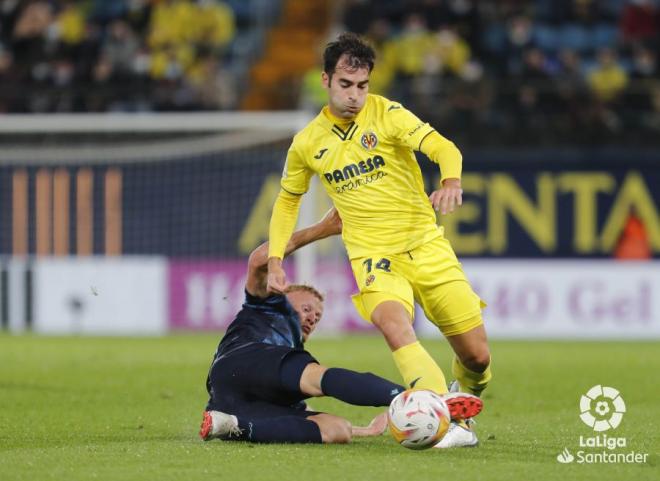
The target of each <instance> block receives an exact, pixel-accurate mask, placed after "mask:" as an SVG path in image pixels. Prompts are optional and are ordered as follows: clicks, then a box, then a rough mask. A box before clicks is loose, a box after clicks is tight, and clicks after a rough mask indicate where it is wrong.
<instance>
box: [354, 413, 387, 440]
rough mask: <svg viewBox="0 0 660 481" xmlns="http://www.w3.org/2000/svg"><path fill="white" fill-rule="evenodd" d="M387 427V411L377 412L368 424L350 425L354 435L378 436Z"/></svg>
mask: <svg viewBox="0 0 660 481" xmlns="http://www.w3.org/2000/svg"><path fill="white" fill-rule="evenodd" d="M386 429H387V411H385V412H383V413H381V414H379V415H378V416H376V417H375V418H373V419H372V420H371V422H370V423H369V425H368V426H365V427H361V426H352V427H351V431H352V433H353V436H354V437H367V436H380V435H381V434H383V433H384V432H385V430H386Z"/></svg>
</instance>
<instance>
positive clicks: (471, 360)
mask: <svg viewBox="0 0 660 481" xmlns="http://www.w3.org/2000/svg"><path fill="white" fill-rule="evenodd" d="M461 362H462V363H463V365H464V366H465V367H467V368H468V369H469V370H470V371H474V372H484V371H485V370H486V369H488V366H489V365H490V352H488V349H484V350H480V351H477V352H474V353H469V354H467V355H466V356H464V358H463V359H461Z"/></svg>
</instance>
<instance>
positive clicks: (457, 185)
mask: <svg viewBox="0 0 660 481" xmlns="http://www.w3.org/2000/svg"><path fill="white" fill-rule="evenodd" d="M420 151H421V152H422V153H424V154H425V155H426V156H427V157H428V158H429V159H431V160H432V161H433V162H435V163H437V164H438V165H439V166H440V172H441V174H442V176H441V180H440V181H441V187H440V189H438V190H436V191H434V192H432V193H431V195H430V196H429V200H430V201H431V204H432V205H433V208H434V209H435V210H440V212H441V213H442V214H443V215H444V214H447V213H450V212H454V209H455V208H456V207H458V206H460V205H462V204H463V190H462V189H461V170H462V164H463V158H462V156H461V152H460V151H459V150H458V148H457V147H456V146H455V145H454V143H453V142H451V141H450V140H448V139H446V138H444V137H443V136H442V135H440V134H439V133H437V132H431V133H429V134H428V135H427V136H426V137H424V139H423V140H422V143H421V145H420Z"/></svg>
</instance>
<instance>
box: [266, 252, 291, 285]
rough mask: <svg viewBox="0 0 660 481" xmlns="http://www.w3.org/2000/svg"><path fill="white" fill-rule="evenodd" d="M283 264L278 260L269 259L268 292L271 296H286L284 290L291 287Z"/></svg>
mask: <svg viewBox="0 0 660 481" xmlns="http://www.w3.org/2000/svg"><path fill="white" fill-rule="evenodd" d="M273 261H274V262H273ZM281 262H282V261H281V260H280V259H277V258H271V259H268V279H267V283H266V291H267V292H268V293H270V294H284V290H285V289H286V288H287V287H288V286H289V283H288V282H287V280H286V272H284V269H283V268H282V264H281Z"/></svg>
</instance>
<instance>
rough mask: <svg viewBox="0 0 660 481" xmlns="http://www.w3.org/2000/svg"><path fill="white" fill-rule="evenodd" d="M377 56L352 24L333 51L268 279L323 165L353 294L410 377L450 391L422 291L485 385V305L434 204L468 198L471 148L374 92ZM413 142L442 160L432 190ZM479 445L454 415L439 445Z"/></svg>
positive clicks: (286, 176) (459, 375)
mask: <svg viewBox="0 0 660 481" xmlns="http://www.w3.org/2000/svg"><path fill="white" fill-rule="evenodd" d="M373 66H374V52H373V50H372V49H371V47H370V46H369V45H367V44H365V43H364V42H363V41H362V40H361V39H360V38H359V37H358V36H357V35H354V34H350V33H346V34H342V35H340V36H339V38H338V39H337V41H335V42H332V43H330V44H328V46H327V48H326V50H325V53H324V72H323V74H322V82H323V86H324V87H325V89H326V90H327V92H328V105H327V106H326V107H324V108H323V109H322V111H321V113H319V115H318V116H317V117H316V118H315V119H314V120H312V121H311V122H310V123H309V124H308V125H307V126H306V127H305V128H304V129H303V130H301V131H300V132H299V133H298V134H297V135H296V136H295V137H294V139H293V143H292V144H291V147H290V148H289V152H288V154H287V159H286V163H285V166H284V172H283V175H282V182H281V187H282V189H281V191H280V193H279V195H278V198H277V200H276V202H275V206H274V208H273V215H272V218H271V222H270V232H269V241H270V248H269V254H268V255H269V260H268V289H269V290H271V291H273V292H278V293H282V292H283V291H284V289H286V286H287V280H286V275H285V273H284V270H283V269H282V257H283V254H284V249H285V246H286V245H287V242H288V240H289V238H290V236H291V233H292V232H293V229H294V227H295V224H296V221H297V217H298V209H299V206H300V201H301V197H302V195H303V194H304V193H305V192H306V191H307V190H308V188H309V182H310V180H311V177H312V175H314V174H317V175H318V176H319V178H320V180H321V183H322V184H323V186H324V188H325V189H326V191H327V193H328V195H329V196H330V198H331V199H332V201H333V203H334V205H335V207H336V208H337V210H338V211H339V215H340V216H341V218H342V221H343V225H344V228H343V233H342V237H343V240H344V244H345V246H346V250H347V252H348V256H349V259H350V261H351V266H352V269H353V274H354V276H355V280H356V282H357V285H358V288H359V290H360V291H359V293H358V294H356V295H355V296H353V302H354V303H355V306H356V308H357V309H358V312H360V314H361V315H362V316H363V317H364V318H365V319H367V320H368V321H370V322H372V323H373V324H374V325H375V326H376V327H377V328H378V329H379V330H380V331H381V332H382V334H383V336H384V337H385V340H386V342H387V344H388V345H389V347H390V349H391V350H392V355H393V357H394V361H395V364H396V366H397V368H398V369H399V372H400V373H401V375H402V377H403V379H404V382H405V383H406V384H407V385H408V386H411V387H415V388H421V389H431V390H433V391H436V392H438V393H440V394H443V393H446V392H447V390H448V389H447V382H446V380H445V376H444V374H443V372H442V370H441V369H440V367H439V366H438V365H437V364H436V363H435V361H434V360H433V358H432V357H431V356H430V355H429V354H428V352H427V351H426V350H425V349H424V347H423V346H422V345H421V344H420V343H419V342H418V340H417V337H416V335H415V331H414V329H413V327H412V319H413V314H414V303H415V301H417V302H418V303H419V304H420V305H421V307H422V308H423V309H424V312H425V313H426V315H427V317H428V318H429V319H430V320H431V322H433V323H434V324H435V325H436V326H437V327H438V328H439V329H440V330H441V331H442V333H443V334H444V336H445V337H446V338H447V340H448V341H449V344H450V345H451V347H452V348H453V350H454V352H455V354H456V356H455V357H454V360H453V363H452V373H453V375H454V376H455V378H456V380H457V382H458V386H457V388H458V389H460V390H461V391H464V392H469V393H472V394H476V395H479V394H480V393H481V391H483V389H484V388H485V387H486V385H487V384H488V382H489V380H490V378H491V371H490V352H489V349H488V342H487V339H486V331H485V329H484V326H483V321H482V318H481V308H482V307H483V303H482V302H481V299H479V297H478V296H477V295H476V294H475V293H474V292H473V290H472V288H471V287H470V284H469V283H468V281H467V279H466V277H465V274H464V273H463V270H462V268H461V265H460V263H459V262H458V260H457V259H456V255H455V254H454V251H453V249H452V248H451V246H450V244H449V242H448V241H447V240H446V239H445V238H444V236H443V230H442V228H441V227H438V226H437V224H436V215H435V212H434V209H435V210H438V209H440V211H441V213H442V214H447V213H450V212H452V211H453V210H454V208H455V207H456V206H460V205H461V203H462V198H461V195H462V190H461V181H460V177H461V164H462V157H461V153H460V152H459V150H458V149H457V148H456V146H455V145H454V144H453V143H452V142H450V141H449V140H447V139H446V138H444V137H443V136H441V135H440V134H439V133H437V132H436V131H435V130H434V129H433V128H432V127H431V126H429V124H428V123H425V122H422V121H421V120H419V119H418V118H417V117H416V116H415V115H414V114H413V113H411V112H410V111H408V110H406V109H405V108H404V107H403V106H402V105H401V104H399V103H397V102H393V101H390V100H388V99H386V98H384V97H380V96H376V95H370V94H368V91H369V74H370V73H371V70H372V69H373ZM414 151H421V152H422V153H424V154H425V155H426V156H427V157H429V158H430V159H431V160H432V161H434V162H436V163H438V164H439V166H440V171H441V184H442V185H441V187H440V189H438V190H436V191H434V192H433V193H432V194H431V195H430V196H427V195H426V193H425V191H424V183H423V180H422V175H421V171H420V168H419V165H418V164H417V161H416V159H415V155H414ZM454 387H456V386H454ZM452 390H454V389H452ZM477 443H478V441H477V438H476V435H475V434H474V432H473V431H472V429H471V427H470V425H469V424H465V423H463V424H456V425H452V427H451V428H450V431H449V432H448V433H447V435H446V436H445V438H444V439H443V440H442V441H441V442H440V443H439V445H438V447H458V446H474V445H476V444H477Z"/></svg>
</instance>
